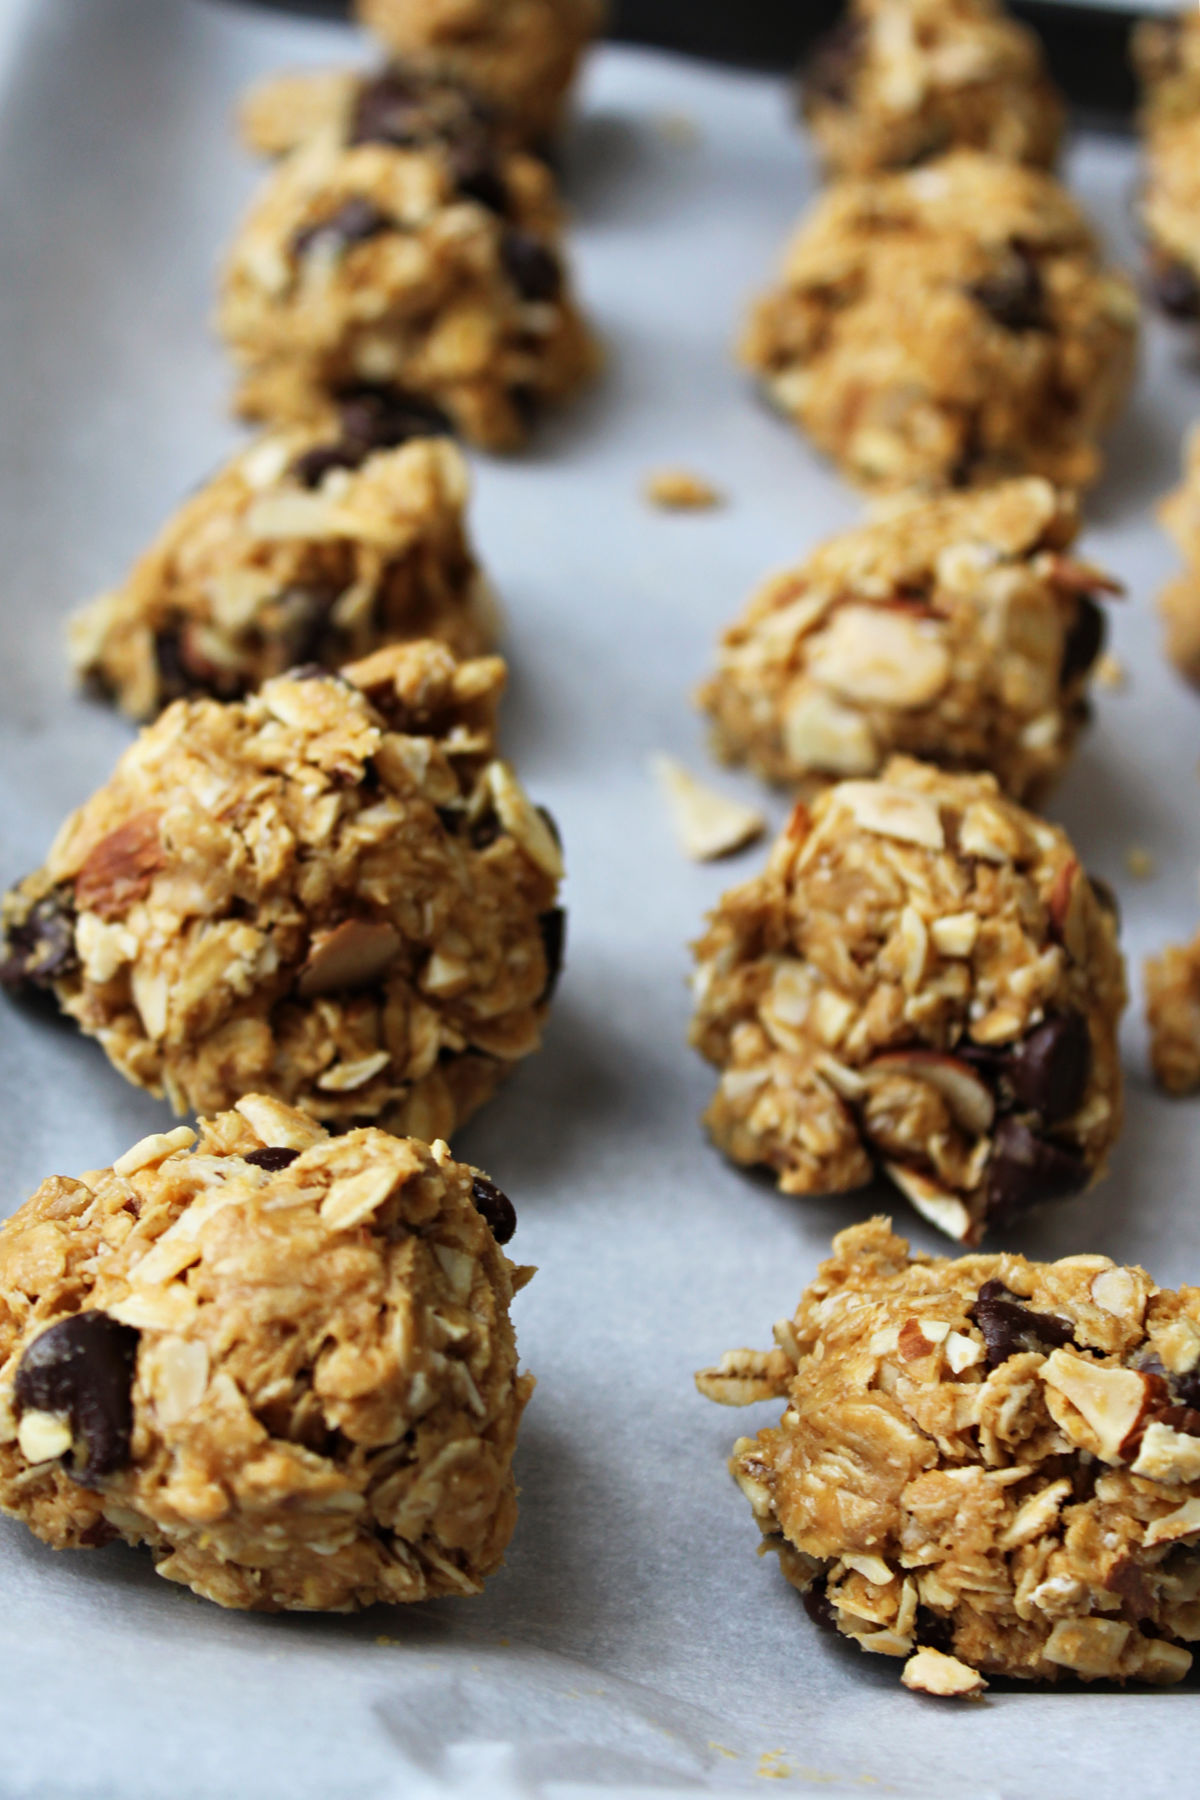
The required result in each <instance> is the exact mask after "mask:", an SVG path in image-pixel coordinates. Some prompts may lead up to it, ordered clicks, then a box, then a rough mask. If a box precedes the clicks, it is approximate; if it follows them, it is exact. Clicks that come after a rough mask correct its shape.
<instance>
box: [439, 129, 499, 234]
mask: <svg viewBox="0 0 1200 1800" xmlns="http://www.w3.org/2000/svg"><path fill="white" fill-rule="evenodd" d="M449 163H450V170H451V173H452V174H453V176H454V185H455V187H456V188H457V189H458V191H459V193H460V194H461V195H462V196H463V198H464V199H465V200H478V202H479V204H480V206H486V207H487V209H488V211H489V212H494V213H498V214H499V215H500V216H501V218H503V216H504V214H505V213H506V212H507V211H508V186H507V183H506V182H505V180H504V177H503V175H502V174H501V173H500V169H499V165H498V164H497V162H496V158H495V156H494V155H493V153H492V151H491V149H490V147H488V146H487V145H484V144H473V143H471V142H469V141H464V142H462V143H460V144H455V145H454V146H453V147H452V148H451V150H450V152H449Z"/></svg>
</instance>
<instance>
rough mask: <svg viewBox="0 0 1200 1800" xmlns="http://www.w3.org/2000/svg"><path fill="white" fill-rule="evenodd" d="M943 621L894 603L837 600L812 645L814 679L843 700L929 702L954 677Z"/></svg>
mask: <svg viewBox="0 0 1200 1800" xmlns="http://www.w3.org/2000/svg"><path fill="white" fill-rule="evenodd" d="M950 667H951V664H950V655H949V652H948V651H947V649H946V645H945V642H944V641H943V637H942V632H941V628H940V626H939V625H938V624H937V623H936V622H935V621H933V620H929V619H922V618H917V617H915V616H914V615H913V614H912V613H908V612H903V611H900V610H899V609H897V608H894V607H882V606H858V605H849V606H839V607H838V609H837V611H836V612H835V613H834V615H833V617H832V618H831V619H830V621H829V624H828V625H827V626H826V628H825V630H824V631H822V632H821V634H820V636H819V637H817V638H814V640H813V642H812V645H811V647H810V649H809V655H808V668H809V673H810V674H811V676H812V678H813V680H814V681H819V682H820V683H821V685H822V686H823V687H827V688H830V689H832V690H833V692H834V693H835V694H837V695H839V696H840V697H841V698H842V699H843V700H852V701H857V702H858V703H859V704H860V705H865V706H894V707H897V708H900V709H901V710H905V709H913V708H916V707H921V706H928V705H930V704H931V702H932V701H934V700H936V698H937V696H938V695H939V694H940V693H941V691H942V689H943V688H944V687H945V685H946V683H947V681H948V680H949V679H950Z"/></svg>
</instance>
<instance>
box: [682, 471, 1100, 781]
mask: <svg viewBox="0 0 1200 1800" xmlns="http://www.w3.org/2000/svg"><path fill="white" fill-rule="evenodd" d="M1077 529H1078V513H1077V508H1076V505H1075V502H1074V500H1073V499H1072V498H1070V497H1068V496H1066V495H1061V494H1059V493H1058V492H1057V491H1056V490H1055V489H1054V488H1052V487H1051V486H1050V484H1049V482H1046V481H1041V480H1038V479H1036V478H1032V477H1031V478H1029V479H1027V480H1024V481H1013V482H1008V483H1005V484H1002V485H1000V486H998V487H994V488H987V489H985V490H983V491H982V492H981V493H979V494H964V495H957V494H956V495H951V496H943V497H941V498H938V499H931V500H921V501H918V502H916V503H915V504H911V505H906V506H904V507H903V508H901V509H900V510H897V511H896V512H894V513H892V514H888V515H885V516H883V517H880V518H878V519H877V520H876V521H875V522H874V523H873V524H870V525H866V526H864V527H862V528H861V529H860V530H857V531H849V532H846V533H845V534H844V535H843V536H841V537H837V538H833V539H831V540H830V541H829V542H828V543H826V544H824V545H822V546H821V548H820V549H818V550H817V551H816V552H815V554H814V555H813V556H811V557H810V558H809V560H808V562H807V563H805V564H804V565H803V566H802V567H800V568H798V569H790V570H787V571H785V572H784V573H782V574H779V575H775V576H772V577H771V579H770V580H768V581H766V582H764V584H763V586H762V587H761V588H759V590H758V592H757V593H756V594H755V595H754V596H753V597H752V599H751V601H750V604H749V605H748V607H747V608H746V611H745V612H744V613H743V615H742V617H741V618H740V619H739V620H738V621H737V622H736V624H734V625H731V626H730V628H729V629H728V631H726V632H725V634H724V636H723V637H722V639H721V643H720V647H719V649H718V653H717V667H716V672H715V674H713V676H712V677H711V678H710V679H709V680H708V681H707V682H706V683H705V685H704V686H703V687H702V688H701V690H700V694H699V701H700V705H701V706H702V707H703V708H704V710H705V711H706V712H707V713H708V714H709V715H710V717H711V719H712V724H713V737H714V743H715V747H716V750H717V752H718V754H719V755H720V756H722V757H723V758H724V759H726V760H727V761H730V762H745V763H749V765H750V767H751V768H753V769H755V770H757V772H758V773H759V774H760V775H765V776H766V777H767V779H768V780H770V781H779V782H784V783H787V784H789V785H791V786H793V787H796V788H798V789H799V790H800V792H801V794H812V793H815V792H819V791H820V788H821V787H822V786H823V785H824V784H825V782H826V781H828V780H830V779H833V778H835V777H837V776H842V775H876V774H878V773H879V771H880V769H881V768H882V767H883V765H884V763H885V762H886V761H887V759H888V756H889V755H890V754H891V753H892V752H893V751H905V752H907V753H909V754H910V755H913V756H920V757H924V758H926V759H928V760H929V761H930V762H936V763H941V764H943V765H944V766H946V767H949V768H957V769H964V768H965V769H990V770H991V772H992V774H994V775H995V777H996V779H997V780H998V781H999V783H1000V785H1001V787H1002V788H1003V789H1004V790H1005V792H1006V793H1009V794H1011V795H1012V796H1013V797H1014V798H1015V799H1018V800H1021V799H1024V800H1031V799H1035V798H1037V797H1039V796H1041V795H1042V794H1044V793H1045V791H1046V790H1047V788H1048V787H1049V786H1050V785H1051V783H1052V782H1053V780H1054V779H1055V777H1056V776H1057V775H1058V774H1060V773H1061V771H1062V769H1063V767H1064V766H1065V764H1066V763H1067V761H1068V760H1069V758H1070V755H1071V751H1072V749H1073V747H1074V744H1075V739H1076V737H1077V735H1078V733H1079V730H1080V728H1081V726H1082V725H1083V724H1084V722H1085V721H1086V719H1087V716H1088V705H1087V685H1088V675H1089V672H1090V670H1091V668H1092V665H1093V664H1094V663H1095V661H1096V658H1097V657H1098V655H1099V653H1100V650H1101V648H1102V646H1103V642H1104V617H1103V614H1102V613H1101V611H1100V608H1099V606H1098V605H1097V603H1096V596H1097V595H1098V594H1101V593H1103V592H1105V591H1108V592H1112V591H1115V584H1114V583H1113V582H1111V581H1110V580H1109V579H1108V577H1107V576H1105V575H1102V574H1101V573H1100V572H1099V571H1097V570H1095V569H1091V568H1088V567H1087V566H1086V565H1085V564H1083V563H1079V562H1076V561H1074V560H1073V559H1072V558H1071V557H1069V556H1068V555H1067V554H1066V552H1067V551H1068V549H1069V548H1070V545H1071V543H1072V541H1073V540H1074V537H1075V534H1076V531H1077Z"/></svg>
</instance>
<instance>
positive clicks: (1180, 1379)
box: [1168, 1369, 1200, 1408]
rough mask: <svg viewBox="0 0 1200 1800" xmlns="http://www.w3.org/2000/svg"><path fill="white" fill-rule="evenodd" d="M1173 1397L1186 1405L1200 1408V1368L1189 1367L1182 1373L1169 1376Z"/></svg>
mask: <svg viewBox="0 0 1200 1800" xmlns="http://www.w3.org/2000/svg"><path fill="white" fill-rule="evenodd" d="M1168 1380H1169V1382H1170V1385H1171V1395H1172V1398H1173V1399H1175V1400H1178V1401H1180V1402H1181V1404H1182V1405H1184V1406H1192V1407H1197V1408H1200V1369H1188V1370H1187V1371H1186V1373H1184V1374H1182V1375H1171V1376H1168Z"/></svg>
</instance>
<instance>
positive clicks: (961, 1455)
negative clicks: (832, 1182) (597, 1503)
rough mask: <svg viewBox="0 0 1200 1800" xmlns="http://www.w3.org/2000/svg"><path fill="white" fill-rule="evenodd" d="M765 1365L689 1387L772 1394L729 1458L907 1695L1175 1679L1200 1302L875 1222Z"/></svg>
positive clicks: (1195, 1512)
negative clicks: (917, 1244) (1005, 1680)
mask: <svg viewBox="0 0 1200 1800" xmlns="http://www.w3.org/2000/svg"><path fill="white" fill-rule="evenodd" d="M833 1248H834V1254H833V1258H832V1260H831V1261H829V1262H827V1263H825V1264H824V1265H823V1267H822V1268H821V1271H820V1273H819V1275H818V1276H817V1279H816V1281H815V1282H814V1283H813V1285H812V1286H811V1287H810V1288H809V1289H808V1291H807V1293H806V1294H805V1295H804V1297H803V1298H802V1300H801V1302H800V1305H799V1308H798V1310H797V1312H796V1315H795V1317H794V1318H793V1319H790V1320H785V1321H784V1322H783V1323H782V1324H780V1325H778V1326H776V1328H775V1338H776V1347H775V1349H773V1350H769V1351H765V1352H764V1351H757V1352H756V1351H750V1350H734V1351H731V1352H730V1353H729V1355H727V1356H726V1357H725V1358H724V1359H723V1361H722V1362H721V1364H720V1365H719V1366H718V1367H717V1368H715V1369H710V1370H706V1371H705V1372H704V1373H703V1374H702V1375H700V1376H699V1377H698V1378H697V1379H698V1382H699V1386H700V1388H701V1391H702V1392H704V1393H706V1394H707V1395H708V1396H709V1397H710V1398H711V1399H714V1400H718V1401H722V1402H724V1403H725V1404H726V1405H735V1406H737V1405H745V1404H748V1403H749V1402H751V1401H755V1400H767V1399H772V1398H779V1399H782V1400H785V1401H786V1403H787V1404H786V1410H785V1411H784V1414H783V1417H782V1419H781V1420H780V1422H779V1425H778V1426H777V1427H775V1428H774V1429H768V1430H766V1431H760V1432H759V1434H758V1436H757V1437H756V1438H749V1437H745V1438H741V1439H739V1441H738V1443H737V1444H736V1445H735V1447H734V1453H733V1460H732V1462H731V1464H730V1467H731V1469H732V1472H733V1475H734V1478H735V1480H736V1481H737V1482H738V1485H739V1486H740V1487H741V1489H742V1492H743V1493H744V1494H745V1495H746V1498H747V1499H748V1500H749V1502H750V1505H751V1507H752V1508H753V1510H754V1516H755V1520H756V1522H757V1524H758V1526H759V1528H760V1530H761V1531H762V1533H763V1537H764V1540H765V1542H764V1548H766V1549H770V1550H774V1551H776V1552H778V1555H779V1561H780V1566H781V1567H782V1569H783V1573H784V1574H785V1576H786V1577H787V1579H788V1580H789V1581H790V1582H791V1583H792V1584H793V1585H794V1586H795V1587H797V1588H799V1590H800V1592H801V1593H802V1594H803V1595H804V1597H805V1605H806V1607H807V1609H808V1611H809V1613H810V1615H811V1616H812V1617H813V1618H814V1619H815V1620H816V1621H817V1622H818V1623H819V1624H821V1625H825V1626H828V1627H830V1628H832V1629H835V1630H837V1631H840V1632H841V1633H842V1634H843V1636H845V1637H848V1638H852V1639H853V1640H854V1641H855V1642H856V1643H858V1644H859V1645H860V1646H861V1647H862V1649H864V1650H869V1651H874V1652H876V1653H877V1654H880V1655H883V1656H894V1657H902V1658H904V1659H906V1660H905V1667H904V1673H903V1675H902V1677H901V1679H902V1680H903V1681H904V1683H905V1685H906V1686H908V1687H911V1688H915V1689H917V1690H918V1691H920V1692H922V1693H929V1694H941V1695H963V1694H971V1693H977V1692H978V1691H979V1690H980V1689H981V1688H982V1687H984V1686H985V1685H986V1682H985V1681H984V1680H983V1679H982V1677H984V1676H988V1675H1006V1676H1015V1677H1017V1678H1018V1679H1020V1680H1026V1681H1031V1680H1032V1681H1056V1680H1058V1679H1059V1678H1060V1677H1061V1676H1064V1675H1066V1676H1074V1677H1077V1678H1079V1679H1081V1680H1084V1681H1100V1680H1103V1681H1148V1682H1160V1683H1169V1682H1174V1681H1179V1680H1181V1679H1182V1677H1183V1676H1184V1675H1185V1674H1186V1673H1187V1671H1188V1669H1189V1668H1190V1667H1191V1661H1192V1657H1191V1652H1190V1651H1189V1650H1187V1649H1186V1648H1185V1647H1184V1645H1185V1642H1194V1641H1195V1640H1196V1639H1197V1637H1198V1636H1200V1623H1198V1621H1200V1611H1198V1610H1197V1604H1196V1602H1197V1596H1198V1594H1200V1556H1197V1537H1198V1535H1200V1435H1198V1433H1200V1412H1198V1411H1197V1410H1196V1409H1197V1405H1198V1403H1200V1289H1198V1288H1183V1289H1182V1290H1181V1291H1180V1292H1179V1293H1169V1292H1166V1291H1164V1290H1161V1289H1159V1288H1156V1287H1155V1285H1154V1283H1153V1282H1152V1281H1151V1280H1150V1277H1149V1276H1148V1275H1147V1274H1146V1272H1145V1270H1144V1269H1139V1268H1127V1269H1123V1268H1119V1267H1118V1266H1117V1265H1116V1264H1115V1263H1111V1262H1110V1261H1109V1260H1108V1258H1107V1257H1106V1256H1071V1257H1067V1258H1066V1259H1065V1260H1064V1261H1062V1262H1056V1263H1033V1262H1027V1261H1026V1260H1025V1258H1024V1257H1023V1256H1009V1255H1005V1256H967V1257H963V1258H962V1260H961V1261H957V1262H951V1261H948V1260H947V1259H946V1258H944V1257H929V1256H914V1257H910V1256H909V1254H908V1245H907V1244H906V1243H905V1242H904V1240H903V1238H898V1237H894V1236H893V1235H892V1233H891V1230H890V1228H889V1224H888V1221H887V1220H886V1219H875V1220H873V1221H872V1222H871V1223H870V1224H866V1225H858V1226H856V1227H855V1228H854V1229H853V1230H852V1231H844V1232H842V1234H841V1235H840V1236H839V1237H837V1238H836V1239H835V1240H834V1246H833Z"/></svg>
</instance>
